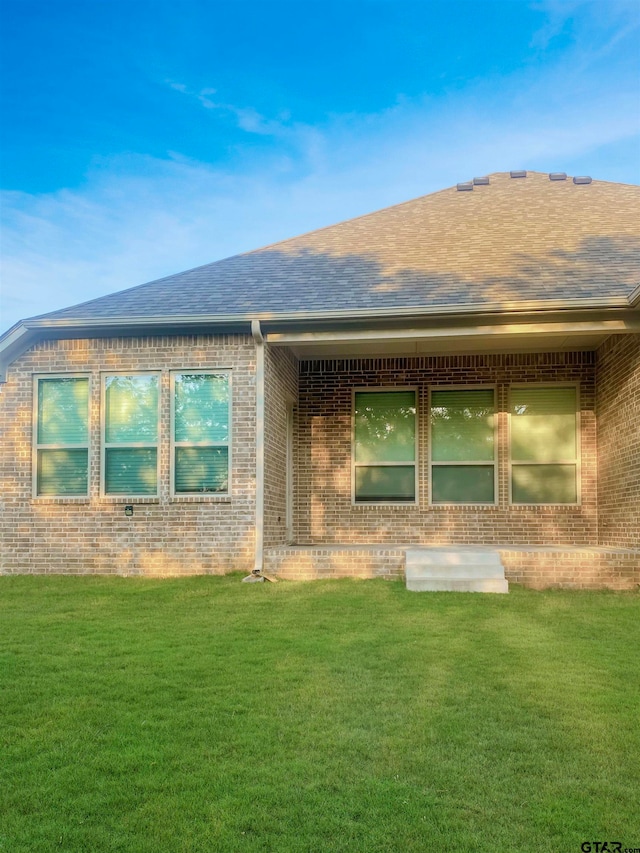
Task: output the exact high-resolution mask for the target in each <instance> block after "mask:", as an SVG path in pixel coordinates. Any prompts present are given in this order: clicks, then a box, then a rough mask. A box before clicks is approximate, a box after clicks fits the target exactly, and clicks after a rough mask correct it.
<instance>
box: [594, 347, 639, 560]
mask: <svg viewBox="0 0 640 853" xmlns="http://www.w3.org/2000/svg"><path fill="white" fill-rule="evenodd" d="M596 381H597V393H596V413H597V416H598V455H599V468H598V475H599V479H598V506H599V536H600V544H601V545H609V546H612V547H620V548H640V335H615V336H612V337H610V338H609V339H608V340H607V341H605V343H604V344H603V345H602V346H601V347H600V349H599V350H598V352H597V364H596Z"/></svg>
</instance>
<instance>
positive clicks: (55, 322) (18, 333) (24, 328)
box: [0, 285, 640, 382]
mask: <svg viewBox="0 0 640 853" xmlns="http://www.w3.org/2000/svg"><path fill="white" fill-rule="evenodd" d="M638 307H640V285H639V286H638V287H636V288H635V290H634V291H633V292H632V293H631V294H630V295H629V296H628V297H627V298H624V297H622V298H611V297H599V298H595V299H553V300H551V299H549V300H529V301H520V302H496V303H486V302H485V303H476V304H473V303H472V304H469V303H467V304H465V305H450V304H449V305H445V304H443V305H435V306H430V307H403V308H394V309H390V308H362V309H341V310H335V311H297V312H265V311H253V312H250V313H242V314H199V315H190V314H189V315H185V314H167V315H162V316H150V317H131V316H129V317H99V318H89V319H88V318H66V317H58V318H55V317H51V316H47V317H40V318H33V319H27V320H23V321H21V322H19V323H16V325H14V326H13V327H12V328H11V329H9V330H8V331H7V332H6V333H5V334H4V335H3V336H2V337H0V382H5V381H6V370H7V368H8V366H9V365H10V364H11V363H12V362H13V361H14V360H15V359H16V358H18V357H19V356H20V355H21V354H22V353H23V352H26V350H27V349H28V348H29V347H30V346H32V345H33V344H34V343H35V342H37V341H38V340H44V339H46V338H51V337H60V336H61V335H63V334H65V333H69V334H72V335H73V336H74V337H76V336H77V335H78V333H82V332H86V333H87V334H92V333H93V334H95V333H97V332H100V333H101V334H110V335H119V334H132V333H133V331H134V330H143V331H149V332H152V331H154V330H155V331H157V330H160V329H162V330H165V331H166V330H169V329H171V330H184V331H189V330H193V329H199V330H200V329H203V328H206V329H207V330H211V331H214V330H222V329H229V328H234V327H235V328H236V329H237V328H242V327H244V326H245V325H246V333H247V334H250V333H251V322H252V321H253V320H259V321H261V322H263V323H265V322H266V323H276V324H277V323H288V324H293V323H302V324H304V323H308V322H314V321H316V322H317V321H322V320H325V321H349V320H351V321H353V320H356V321H357V320H375V321H380V320H402V319H403V318H405V317H406V318H412V319H414V320H415V319H416V318H421V317H422V318H426V317H438V318H444V317H447V316H451V317H455V318H457V319H462V318H463V317H478V316H481V315H482V316H494V317H495V316H499V317H503V318H504V317H508V316H511V315H521V314H531V313H532V312H536V313H545V314H557V313H559V312H560V313H565V312H568V311H575V310H580V309H587V310H594V309H595V310H598V309H600V310H607V309H609V310H610V309H627V310H628V309H629V308H631V309H636V308H638Z"/></svg>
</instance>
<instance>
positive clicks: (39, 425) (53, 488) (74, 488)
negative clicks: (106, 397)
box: [34, 376, 89, 497]
mask: <svg viewBox="0 0 640 853" xmlns="http://www.w3.org/2000/svg"><path fill="white" fill-rule="evenodd" d="M35 397H36V405H35V417H36V423H35V428H34V434H35V436H36V441H35V454H34V467H35V477H34V480H35V494H36V495H37V496H52V497H67V496H86V495H88V492H89V379H88V377H86V376H66V377H54V376H50V377H46V378H45V377H37V378H36V386H35Z"/></svg>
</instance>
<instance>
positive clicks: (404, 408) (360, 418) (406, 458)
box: [353, 390, 416, 503]
mask: <svg viewBox="0 0 640 853" xmlns="http://www.w3.org/2000/svg"><path fill="white" fill-rule="evenodd" d="M353 462H354V471H353V475H354V498H355V501H356V502H365V503H368V502H372V503H396V502H400V503H413V502H414V501H415V499H416V392H415V391H412V390H409V391H405V390H402V391H400V390H399V391H386V390H385V391H356V392H355V395H354V448H353Z"/></svg>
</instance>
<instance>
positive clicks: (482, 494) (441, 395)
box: [429, 388, 496, 504]
mask: <svg viewBox="0 0 640 853" xmlns="http://www.w3.org/2000/svg"><path fill="white" fill-rule="evenodd" d="M494 414H495V392H494V389H493V388H474V389H466V388H454V389H443V390H434V391H432V392H431V418H430V421H431V440H430V442H429V443H430V448H431V454H430V460H431V461H430V470H431V503H434V504H439V503H467V504H469V503H487V504H492V503H495V500H496V442H495V426H494Z"/></svg>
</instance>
